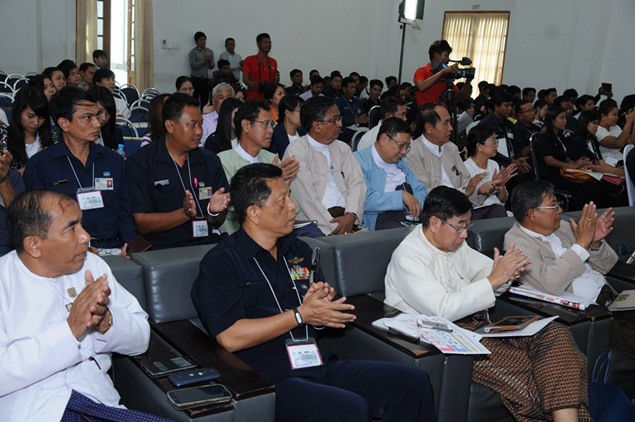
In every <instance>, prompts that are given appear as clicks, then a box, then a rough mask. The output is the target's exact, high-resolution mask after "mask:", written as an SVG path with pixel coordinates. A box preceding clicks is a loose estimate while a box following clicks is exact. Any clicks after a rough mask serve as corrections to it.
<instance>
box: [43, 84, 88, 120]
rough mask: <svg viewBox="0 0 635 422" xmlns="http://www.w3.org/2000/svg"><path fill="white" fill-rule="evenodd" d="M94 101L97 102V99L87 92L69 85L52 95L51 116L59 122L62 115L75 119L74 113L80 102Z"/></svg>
mask: <svg viewBox="0 0 635 422" xmlns="http://www.w3.org/2000/svg"><path fill="white" fill-rule="evenodd" d="M82 102H86V103H92V104H95V103H96V101H95V99H94V98H93V97H92V96H91V95H90V94H89V93H87V92H84V91H83V90H81V89H79V88H76V87H73V86H67V87H64V88H62V89H61V90H60V91H58V92H57V93H56V94H55V95H53V96H52V97H51V101H49V110H50V111H51V118H53V122H55V124H57V121H58V120H59V118H60V117H63V118H65V119H67V120H68V121H71V122H72V121H73V113H75V111H76V110H77V107H78V106H79V105H80V103H82Z"/></svg>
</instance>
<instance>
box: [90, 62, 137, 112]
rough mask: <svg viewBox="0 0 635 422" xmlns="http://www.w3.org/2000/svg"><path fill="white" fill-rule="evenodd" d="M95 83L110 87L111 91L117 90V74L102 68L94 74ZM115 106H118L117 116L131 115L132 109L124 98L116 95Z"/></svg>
mask: <svg viewBox="0 0 635 422" xmlns="http://www.w3.org/2000/svg"><path fill="white" fill-rule="evenodd" d="M93 84H94V85H97V86H103V87H106V88H108V90H109V91H110V92H115V88H116V87H117V85H116V84H115V74H114V72H113V71H112V70H110V69H106V68H101V69H98V70H97V71H96V72H95V74H94V75H93ZM115 106H116V107H117V116H121V117H125V118H126V119H127V118H128V117H130V109H129V108H128V103H126V101H125V100H124V99H122V98H119V97H117V96H115Z"/></svg>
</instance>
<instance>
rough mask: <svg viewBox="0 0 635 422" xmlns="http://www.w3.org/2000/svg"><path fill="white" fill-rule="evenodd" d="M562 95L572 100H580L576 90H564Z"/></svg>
mask: <svg viewBox="0 0 635 422" xmlns="http://www.w3.org/2000/svg"><path fill="white" fill-rule="evenodd" d="M562 95H563V96H565V97H567V98H569V99H570V100H572V99H573V98H578V91H576V90H575V89H574V88H567V89H565V90H564V92H563V93H562ZM572 102H573V100H572Z"/></svg>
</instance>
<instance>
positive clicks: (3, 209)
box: [0, 127, 24, 256]
mask: <svg viewBox="0 0 635 422" xmlns="http://www.w3.org/2000/svg"><path fill="white" fill-rule="evenodd" d="M4 130H5V129H4V127H0V139H2V134H3V131H4ZM0 142H2V141H0ZM11 160H13V156H12V155H11V153H10V152H9V150H4V153H3V154H0V256H4V255H6V254H8V253H9V252H11V251H12V250H13V244H12V242H11V238H10V237H9V232H8V231H7V208H9V206H10V205H11V202H13V200H14V199H15V197H16V195H17V194H18V193H22V192H24V182H23V181H22V176H21V175H20V172H19V171H17V170H11V169H10V168H9V167H10V166H11Z"/></svg>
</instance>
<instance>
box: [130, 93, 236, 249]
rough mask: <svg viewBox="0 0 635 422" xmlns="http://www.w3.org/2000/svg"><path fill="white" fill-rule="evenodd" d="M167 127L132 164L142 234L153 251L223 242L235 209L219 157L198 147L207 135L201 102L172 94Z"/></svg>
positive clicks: (136, 212)
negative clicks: (223, 228) (222, 228)
mask: <svg viewBox="0 0 635 422" xmlns="http://www.w3.org/2000/svg"><path fill="white" fill-rule="evenodd" d="M162 122H163V125H164V126H165V130H166V134H165V137H164V138H161V139H158V140H156V141H154V142H152V143H151V144H150V145H147V146H145V147H144V148H141V149H140V150H138V151H137V152H136V153H134V154H133V155H132V156H131V157H130V158H128V160H127V163H126V180H127V182H128V186H129V188H130V197H131V203H132V207H131V208H132V215H133V217H134V219H135V222H136V223H137V228H138V230H139V233H141V234H143V235H144V236H145V237H146V239H147V240H148V241H149V242H150V243H151V244H152V248H153V249H164V248H171V247H177V246H189V245H198V244H207V243H215V242H218V241H219V240H220V239H221V234H220V231H218V227H220V226H221V224H223V221H224V220H225V214H226V210H227V206H228V205H229V193H227V191H228V184H227V178H226V177H225V173H224V172H223V167H222V166H221V163H220V160H219V159H218V157H217V156H216V155H215V154H213V153H211V152H209V151H207V150H205V149H203V148H199V147H198V146H199V142H200V140H201V137H202V136H203V117H202V115H201V111H200V109H199V104H198V101H196V100H195V99H194V98H192V97H190V96H189V95H186V94H173V95H171V96H170V97H168V99H167V100H166V101H165V103H164V104H163V111H162ZM210 226H211V227H210Z"/></svg>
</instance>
